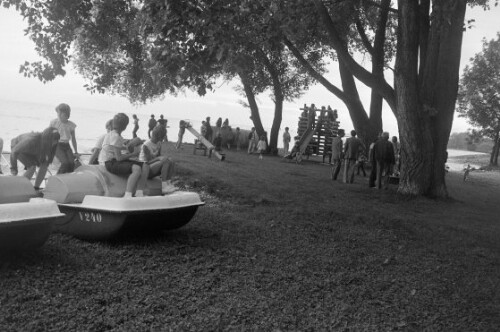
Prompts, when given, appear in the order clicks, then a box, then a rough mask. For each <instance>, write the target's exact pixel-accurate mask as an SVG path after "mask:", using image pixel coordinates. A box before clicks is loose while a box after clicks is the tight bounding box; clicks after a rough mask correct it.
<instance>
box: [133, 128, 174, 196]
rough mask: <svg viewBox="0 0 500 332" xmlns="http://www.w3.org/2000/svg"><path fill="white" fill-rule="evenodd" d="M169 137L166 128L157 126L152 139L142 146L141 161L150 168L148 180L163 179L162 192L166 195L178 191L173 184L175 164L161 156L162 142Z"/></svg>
mask: <svg viewBox="0 0 500 332" xmlns="http://www.w3.org/2000/svg"><path fill="white" fill-rule="evenodd" d="M166 135H167V130H166V128H165V126H156V127H155V128H154V129H153V132H152V133H151V139H150V140H149V141H147V142H145V143H144V144H143V145H142V148H141V152H140V154H139V160H140V161H142V162H144V163H145V165H146V167H148V168H149V172H148V178H149V179H151V178H154V177H155V176H158V175H160V177H161V181H162V182H161V192H162V194H164V195H167V194H171V193H173V192H175V191H176V190H177V188H176V187H175V186H174V185H173V184H172V176H173V174H174V169H175V163H174V161H172V159H170V158H168V157H167V156H162V155H161V146H162V142H163V140H164V138H165V136H166Z"/></svg>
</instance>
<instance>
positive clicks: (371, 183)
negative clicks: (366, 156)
mask: <svg viewBox="0 0 500 332" xmlns="http://www.w3.org/2000/svg"><path fill="white" fill-rule="evenodd" d="M371 164H372V170H371V172H370V180H369V181H368V186H369V187H375V181H376V180H377V162H376V161H372V162H371Z"/></svg>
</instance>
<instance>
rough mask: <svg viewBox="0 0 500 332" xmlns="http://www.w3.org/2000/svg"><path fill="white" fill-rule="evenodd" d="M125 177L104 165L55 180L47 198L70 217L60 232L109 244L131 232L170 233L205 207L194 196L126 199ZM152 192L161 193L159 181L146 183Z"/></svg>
mask: <svg viewBox="0 0 500 332" xmlns="http://www.w3.org/2000/svg"><path fill="white" fill-rule="evenodd" d="M125 183H126V179H125V178H122V177H118V176H116V175H113V174H110V173H109V172H107V171H106V170H104V169H103V168H102V166H83V167H81V168H79V169H77V170H76V171H75V172H74V173H71V174H62V175H56V176H52V177H50V178H49V179H48V181H47V186H46V188H45V196H44V197H47V198H51V199H54V200H56V201H57V202H58V204H59V209H60V210H61V212H62V213H64V214H65V215H66V218H64V219H63V220H62V221H61V222H57V223H56V224H55V225H54V227H55V229H56V230H57V231H59V232H62V233H65V234H70V235H73V236H75V237H78V238H81V239H85V240H105V239H109V238H112V237H114V236H116V235H118V234H119V233H124V232H129V231H161V230H172V229H176V228H179V227H182V226H184V225H185V224H187V223H188V222H189V221H190V220H191V219H192V218H193V216H194V214H195V213H196V211H197V210H198V207H199V206H201V205H204V202H202V201H201V200H200V197H199V195H198V194H196V193H192V192H183V191H178V192H175V193H173V194H170V195H166V196H161V195H157V196H147V197H132V198H123V197H122V196H123V191H124V188H125ZM148 190H149V192H150V193H157V194H160V193H161V182H160V181H159V179H156V180H150V181H148Z"/></svg>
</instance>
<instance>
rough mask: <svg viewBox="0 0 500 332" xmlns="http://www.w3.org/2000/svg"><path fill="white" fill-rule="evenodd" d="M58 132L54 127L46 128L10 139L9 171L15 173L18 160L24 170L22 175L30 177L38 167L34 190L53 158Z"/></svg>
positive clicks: (38, 185)
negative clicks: (39, 131)
mask: <svg viewBox="0 0 500 332" xmlns="http://www.w3.org/2000/svg"><path fill="white" fill-rule="evenodd" d="M59 139H60V136H59V132H58V131H57V129H55V128H51V127H49V128H47V129H45V130H44V131H43V132H41V133H35V132H31V133H26V134H21V135H19V136H17V137H16V138H14V139H12V141H11V147H10V151H11V152H10V173H11V174H12V175H14V176H15V175H17V173H18V170H17V161H18V160H19V161H20V162H21V163H22V164H23V165H24V167H25V169H26V171H25V172H24V174H23V176H24V177H26V178H28V179H30V180H31V178H32V177H33V174H34V173H35V171H36V168H37V166H38V167H40V169H39V170H38V174H37V176H36V179H35V185H34V187H35V190H40V185H41V184H42V181H43V180H44V179H45V174H46V173H47V169H48V167H49V164H51V163H52V161H53V160H54V155H55V153H56V149H57V144H58V142H59Z"/></svg>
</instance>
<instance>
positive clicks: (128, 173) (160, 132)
mask: <svg viewBox="0 0 500 332" xmlns="http://www.w3.org/2000/svg"><path fill="white" fill-rule="evenodd" d="M55 110H56V113H57V118H55V119H54V120H52V121H51V122H50V124H49V127H47V128H46V129H45V130H43V131H42V132H29V133H25V134H21V135H19V136H17V137H15V138H14V139H12V140H11V153H10V172H11V174H12V175H14V176H16V175H17V174H18V162H20V163H21V164H22V165H24V167H25V171H24V173H23V176H25V177H26V178H28V179H30V180H31V178H32V177H33V175H34V174H35V172H36V170H37V167H38V173H37V175H36V178H35V182H34V188H35V190H40V185H41V184H42V182H43V180H44V179H45V175H46V173H47V170H48V167H49V165H50V164H51V163H52V162H53V160H54V157H57V159H58V160H59V161H60V164H61V165H60V167H59V170H58V171H57V174H63V173H69V172H73V171H74V169H75V166H76V165H75V160H76V161H78V160H79V159H78V158H79V156H80V155H79V154H78V147H77V141H76V134H75V128H76V124H75V123H74V122H72V121H70V120H69V118H70V115H71V108H70V106H69V105H68V104H65V103H62V104H59V105H58V106H57V107H56V108H55ZM132 118H133V119H134V133H136V132H137V130H136V129H137V126H138V125H137V121H136V120H137V116H135V114H134V115H133V116H132ZM160 118H161V119H162V118H163V117H160ZM128 124H129V117H128V116H127V115H126V114H124V113H118V114H116V115H115V116H114V117H113V119H111V120H109V121H107V122H106V126H105V128H106V134H104V135H102V136H101V137H99V139H98V140H97V142H96V145H95V147H94V149H93V150H92V155H91V157H90V160H89V163H90V164H99V165H103V166H104V167H105V168H106V170H107V171H109V172H110V173H113V174H116V175H119V176H124V177H126V178H127V185H126V190H125V195H124V196H125V197H132V196H135V197H141V196H145V195H147V194H148V193H147V192H146V191H145V186H146V181H147V180H148V179H150V178H153V177H155V176H160V177H161V180H162V193H163V194H169V193H172V192H174V191H176V190H177V189H176V187H175V186H174V184H173V183H172V177H173V173H174V168H175V163H174V161H173V160H172V159H171V158H168V157H167V156H165V153H163V152H162V151H161V149H162V142H163V141H164V140H165V139H166V134H167V128H166V120H165V122H164V123H161V122H160V125H157V126H155V127H154V128H153V129H152V131H151V137H150V139H149V140H148V141H143V140H141V139H139V138H138V137H137V135H134V138H133V139H131V140H128V141H127V140H125V139H124V138H123V137H122V133H123V131H124V130H125V129H126V128H127V126H128ZM2 150H3V140H1V139H0V154H1V152H2Z"/></svg>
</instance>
